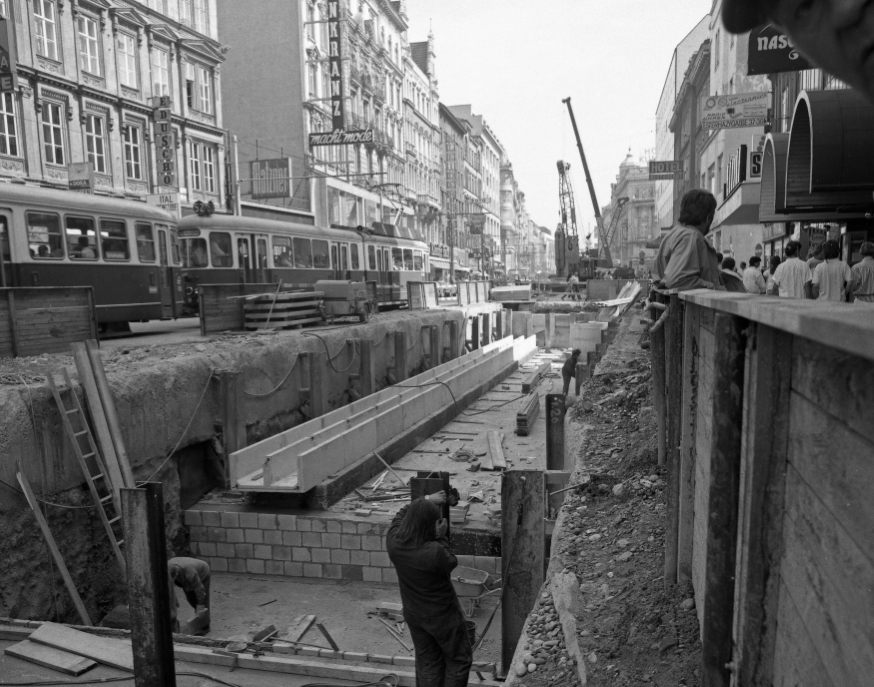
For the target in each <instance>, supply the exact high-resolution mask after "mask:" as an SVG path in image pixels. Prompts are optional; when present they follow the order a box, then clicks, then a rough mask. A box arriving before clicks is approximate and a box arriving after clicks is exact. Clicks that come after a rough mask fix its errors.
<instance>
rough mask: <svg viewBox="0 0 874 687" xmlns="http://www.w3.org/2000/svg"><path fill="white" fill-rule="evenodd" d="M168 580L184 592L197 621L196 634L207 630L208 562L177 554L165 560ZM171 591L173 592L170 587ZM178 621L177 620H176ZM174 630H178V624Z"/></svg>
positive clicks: (204, 632)
mask: <svg viewBox="0 0 874 687" xmlns="http://www.w3.org/2000/svg"><path fill="white" fill-rule="evenodd" d="M167 571H168V572H169V574H170V580H171V581H172V582H173V583H174V584H175V585H176V586H177V587H181V588H182V591H183V592H185V598H186V599H187V600H188V603H189V604H191V607H192V608H193V609H194V611H195V613H196V618H197V619H198V621H199V627H198V630H197V634H206V633H208V632H209V578H210V569H209V563H207V562H206V561H202V560H199V559H197V558H186V557H184V556H178V557H176V558H171V559H170V560H169V561H167ZM171 593H172V594H174V596H175V592H173V590H172V589H171ZM176 622H178V621H176ZM176 631H177V632H178V631H179V630H178V625H177V629H176Z"/></svg>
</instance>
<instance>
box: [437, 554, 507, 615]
mask: <svg viewBox="0 0 874 687" xmlns="http://www.w3.org/2000/svg"><path fill="white" fill-rule="evenodd" d="M449 579H450V580H451V581H452V587H453V588H454V589H455V594H456V596H458V601H459V603H460V604H461V608H462V610H463V611H464V614H465V615H466V616H467V617H468V618H472V617H473V616H474V613H475V612H476V608H477V607H478V606H479V603H480V601H481V600H482V599H483V597H486V596H489V595H490V594H495V593H497V592H500V591H501V587H496V588H495V589H489V588H488V582H489V573H487V572H486V571H485V570H477V569H476V568H468V567H465V566H463V565H460V566H458V567H457V568H455V570H453V571H452V573H451V575H450V576H449ZM497 582H500V580H496V581H495V582H494V583H493V584H495V583H497Z"/></svg>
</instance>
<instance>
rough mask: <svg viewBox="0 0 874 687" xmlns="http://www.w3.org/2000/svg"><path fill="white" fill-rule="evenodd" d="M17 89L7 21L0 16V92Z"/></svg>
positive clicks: (13, 55)
mask: <svg viewBox="0 0 874 687" xmlns="http://www.w3.org/2000/svg"><path fill="white" fill-rule="evenodd" d="M17 89H18V75H17V74H16V64H15V51H14V50H13V49H12V48H11V47H10V34H9V21H8V20H7V19H6V17H0V92H3V93H6V92H8V91H15V90H17Z"/></svg>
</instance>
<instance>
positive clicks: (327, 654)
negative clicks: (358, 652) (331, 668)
mask: <svg viewBox="0 0 874 687" xmlns="http://www.w3.org/2000/svg"><path fill="white" fill-rule="evenodd" d="M319 658H334V659H342V658H343V652H342V651H334V650H333V649H320V650H319Z"/></svg>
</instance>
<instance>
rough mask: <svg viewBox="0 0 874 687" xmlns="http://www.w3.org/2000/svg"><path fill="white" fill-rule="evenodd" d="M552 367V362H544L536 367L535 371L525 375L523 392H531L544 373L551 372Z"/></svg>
mask: <svg viewBox="0 0 874 687" xmlns="http://www.w3.org/2000/svg"><path fill="white" fill-rule="evenodd" d="M551 369H552V363H548V362H547V363H542V364H541V365H539V366H538V367H536V368H535V369H534V370H533V371H531V372H528V373H527V374H526V375H525V377H524V378H523V379H522V393H523V394H530V393H531V392H532V391H533V390H534V387H536V386H537V385H538V384H539V383H540V380H541V378H542V377H543V375H545V374H546V373H547V372H549V371H550V370H551Z"/></svg>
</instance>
